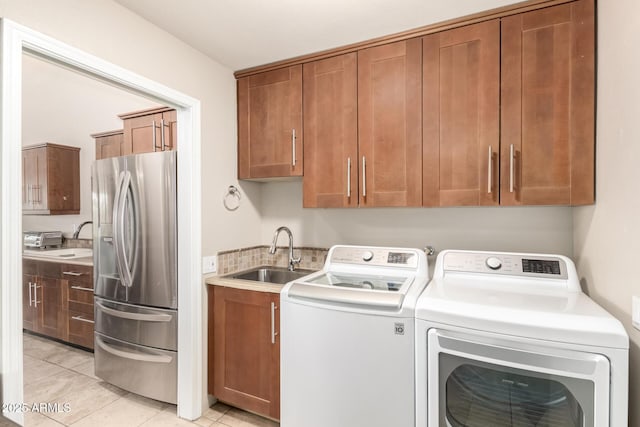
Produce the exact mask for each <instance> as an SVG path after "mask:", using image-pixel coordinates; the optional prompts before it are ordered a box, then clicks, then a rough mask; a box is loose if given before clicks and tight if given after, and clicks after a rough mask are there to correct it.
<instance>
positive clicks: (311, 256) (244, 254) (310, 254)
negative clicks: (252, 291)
mask: <svg viewBox="0 0 640 427" xmlns="http://www.w3.org/2000/svg"><path fill="white" fill-rule="evenodd" d="M328 251H329V250H328V249H325V248H306V247H302V248H296V247H294V248H293V256H295V257H298V256H299V257H300V258H301V261H300V264H299V265H298V266H297V268H306V269H309V270H319V269H321V268H322V266H323V265H324V261H325V259H326V258H327V253H328ZM288 264H289V247H288V246H278V249H277V250H276V253H275V254H273V255H271V254H270V253H269V246H252V247H250V248H241V249H232V250H229V251H221V252H218V274H219V275H225V274H229V273H235V272H237V271H242V270H248V269H250V268H254V267H259V266H262V265H270V266H276V267H287V266H288Z"/></svg>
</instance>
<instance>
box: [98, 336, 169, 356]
mask: <svg viewBox="0 0 640 427" xmlns="http://www.w3.org/2000/svg"><path fill="white" fill-rule="evenodd" d="M96 344H97V345H98V347H100V348H101V349H102V350H104V351H106V352H107V353H111V354H113V355H114V356H117V357H122V358H124V359H131V360H139V361H141V362H153V363H171V361H172V360H173V358H172V357H171V356H158V355H151V354H140V353H131V352H128V351H123V350H118V349H117V348H114V347H112V346H110V345H107V343H105V342H104V341H102V339H100V337H98V336H96Z"/></svg>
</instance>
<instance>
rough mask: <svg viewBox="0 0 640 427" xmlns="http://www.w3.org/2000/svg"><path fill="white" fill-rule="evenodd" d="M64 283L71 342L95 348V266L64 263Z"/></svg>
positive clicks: (69, 340) (67, 338)
mask: <svg viewBox="0 0 640 427" xmlns="http://www.w3.org/2000/svg"><path fill="white" fill-rule="evenodd" d="M61 277H62V284H63V289H64V291H65V294H66V296H67V297H66V310H65V313H64V314H65V316H64V321H65V323H66V331H67V334H66V336H65V337H64V339H65V340H66V341H68V342H70V343H73V344H77V345H81V346H83V347H86V348H91V349H93V331H94V318H93V267H92V266H86V265H77V264H63V265H62V275H61Z"/></svg>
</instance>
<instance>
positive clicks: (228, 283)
mask: <svg viewBox="0 0 640 427" xmlns="http://www.w3.org/2000/svg"><path fill="white" fill-rule="evenodd" d="M204 282H205V283H206V284H207V285H212V286H224V287H227V288H236V289H244V290H247V291H258V292H270V293H274V294H279V293H280V291H281V290H282V288H283V287H284V285H279V284H277V283H268V282H256V281H254V280H241V279H231V278H229V277H222V276H213V277H209V278H207V279H206V280H205V281H204Z"/></svg>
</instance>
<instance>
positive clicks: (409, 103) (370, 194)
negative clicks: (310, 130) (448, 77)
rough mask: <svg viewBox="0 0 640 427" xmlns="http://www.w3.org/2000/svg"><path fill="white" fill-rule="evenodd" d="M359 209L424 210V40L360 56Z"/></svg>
mask: <svg viewBox="0 0 640 427" xmlns="http://www.w3.org/2000/svg"><path fill="white" fill-rule="evenodd" d="M358 133H359V137H358V138H359V155H360V158H359V166H360V168H361V170H360V173H359V175H360V183H359V189H360V206H421V205H422V40H421V39H410V40H406V41H401V42H396V43H390V44H386V45H383V46H377V47H373V48H369V49H364V50H361V51H359V52H358Z"/></svg>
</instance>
